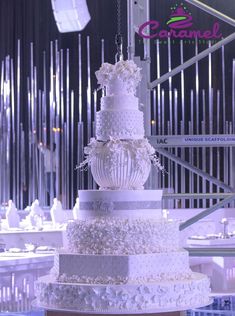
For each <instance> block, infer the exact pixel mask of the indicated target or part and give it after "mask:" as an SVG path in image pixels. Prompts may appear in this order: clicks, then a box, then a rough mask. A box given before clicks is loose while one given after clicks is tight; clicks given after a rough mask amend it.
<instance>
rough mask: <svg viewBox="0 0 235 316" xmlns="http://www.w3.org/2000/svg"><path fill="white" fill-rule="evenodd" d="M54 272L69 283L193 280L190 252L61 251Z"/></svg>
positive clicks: (55, 262)
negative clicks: (122, 253)
mask: <svg viewBox="0 0 235 316" xmlns="http://www.w3.org/2000/svg"><path fill="white" fill-rule="evenodd" d="M53 273H54V274H55V276H56V277H57V280H59V281H61V282H69V283H90V284H99V283H101V284H110V283H111V284H122V283H131V282H132V283H133V282H137V283H141V284H142V283H144V282H150V281H162V280H180V279H184V278H187V277H190V276H191V274H192V272H191V270H190V268H189V259H188V253H187V252H186V251H185V250H179V251H177V252H170V253H156V254H143V255H142V254H140V255H129V256H128V255H126V256H121V255H117V256H114V255H80V254H73V253H67V252H66V251H64V250H61V251H59V252H57V253H56V254H55V259H54V268H53Z"/></svg>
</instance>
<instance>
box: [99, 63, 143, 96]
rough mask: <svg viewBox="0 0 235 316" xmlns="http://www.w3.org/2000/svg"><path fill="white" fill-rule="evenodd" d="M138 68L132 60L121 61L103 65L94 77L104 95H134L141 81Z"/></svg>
mask: <svg viewBox="0 0 235 316" xmlns="http://www.w3.org/2000/svg"><path fill="white" fill-rule="evenodd" d="M140 70H141V69H140V68H139V67H137V65H136V64H135V63H134V62H133V61H132V60H121V61H119V62H117V63H116V64H114V65H112V64H109V63H103V64H102V65H101V67H100V69H99V70H98V71H96V73H95V74H96V77H97V80H98V83H99V85H100V86H101V88H104V87H106V95H120V94H122V95H123V94H135V93H136V87H137V86H138V84H139V82H140V80H141V74H140Z"/></svg>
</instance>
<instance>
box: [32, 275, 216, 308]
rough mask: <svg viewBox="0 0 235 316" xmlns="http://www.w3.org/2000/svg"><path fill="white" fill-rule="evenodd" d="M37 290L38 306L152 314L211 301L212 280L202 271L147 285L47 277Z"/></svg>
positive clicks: (36, 286) (201, 304)
mask: <svg viewBox="0 0 235 316" xmlns="http://www.w3.org/2000/svg"><path fill="white" fill-rule="evenodd" d="M35 292H36V297H37V301H36V304H37V306H40V307H43V308H46V309H52V310H53V309H63V310H68V311H77V312H90V313H100V312H102V313H107V314H108V313H109V314H112V313H113V314H115V313H116V314H118V313H126V314H128V313H141V312H144V313H151V312H162V311H169V310H172V311H173V310H186V309H190V308H195V307H200V306H205V305H208V304H209V303H210V299H209V293H210V286H209V279H208V278H207V277H206V276H205V275H203V274H200V273H193V274H192V277H191V278H190V279H187V280H181V281H167V282H153V283H146V284H143V285H140V284H125V285H111V284H108V285H107V284H106V285H104V284H102V285H101V284H99V285H94V284H92V285H89V284H80V283H59V282H56V281H55V280H54V279H53V278H52V277H49V276H44V277H41V278H39V279H38V281H37V282H36V283H35Z"/></svg>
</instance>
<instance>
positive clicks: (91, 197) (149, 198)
mask: <svg viewBox="0 0 235 316" xmlns="http://www.w3.org/2000/svg"><path fill="white" fill-rule="evenodd" d="M78 195H79V210H78V211H77V214H76V217H77V219H82V220H84V219H92V218H97V217H113V218H114V217H116V218H130V219H138V218H142V219H144V218H149V219H155V220H156V219H159V218H161V217H162V190H117V191H116V190H113V191H111V190H79V191H78Z"/></svg>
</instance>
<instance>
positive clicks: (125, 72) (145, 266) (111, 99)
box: [35, 60, 210, 314]
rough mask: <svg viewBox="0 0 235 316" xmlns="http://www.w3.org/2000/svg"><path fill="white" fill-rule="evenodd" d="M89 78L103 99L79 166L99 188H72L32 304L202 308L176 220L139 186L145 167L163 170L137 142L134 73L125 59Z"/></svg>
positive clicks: (124, 309) (205, 289)
mask: <svg viewBox="0 0 235 316" xmlns="http://www.w3.org/2000/svg"><path fill="white" fill-rule="evenodd" d="M96 76H97V79H98V83H99V84H100V85H101V87H102V88H103V89H104V90H105V96H103V97H102V98H101V110H100V111H99V112H97V115H96V138H95V139H91V142H90V144H89V145H88V146H87V147H86V148H85V154H86V159H85V161H84V163H82V167H83V166H84V165H85V164H88V165H89V166H90V167H91V171H92V175H93V177H94V179H95V181H96V182H97V184H98V185H99V187H100V189H99V190H86V191H79V210H78V213H77V220H76V221H74V222H72V223H69V224H68V226H67V242H66V243H65V245H64V249H58V250H57V252H56V254H55V260H54V268H53V269H52V271H51V275H50V276H46V277H41V278H39V280H38V281H37V282H36V285H35V288H36V296H37V304H38V305H39V306H43V307H45V308H48V309H64V310H72V311H77V312H87V313H111V314H112V313H113V314H118V313H125V314H128V313H145V312H146V313H150V312H162V311H169V310H172V311H174V310H185V309H188V308H192V307H198V306H204V305H207V304H208V303H209V293H210V286H209V280H208V278H207V277H206V276H205V275H203V274H199V273H194V272H192V271H191V269H190V268H189V258H188V253H187V252H186V251H185V250H183V249H181V248H180V245H179V227H178V222H177V221H170V220H166V219H163V218H161V217H160V211H159V209H160V208H161V191H159V190H144V188H143V186H144V183H145V182H146V180H147V178H148V176H149V173H150V168H151V164H154V165H156V166H157V167H158V168H159V169H162V166H161V165H160V163H159V160H158V158H157V156H156V155H155V150H154V148H153V147H152V146H151V145H150V144H149V142H148V140H147V139H146V138H145V137H144V121H143V113H142V112H141V111H140V110H139V109H138V98H137V97H136V96H135V93H136V88H137V85H138V84H139V82H140V80H141V74H140V68H138V67H137V66H136V64H135V63H134V62H133V61H131V60H127V61H119V62H117V63H116V64H115V65H112V64H108V63H104V64H103V65H102V66H101V68H100V70H99V71H97V72H96Z"/></svg>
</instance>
